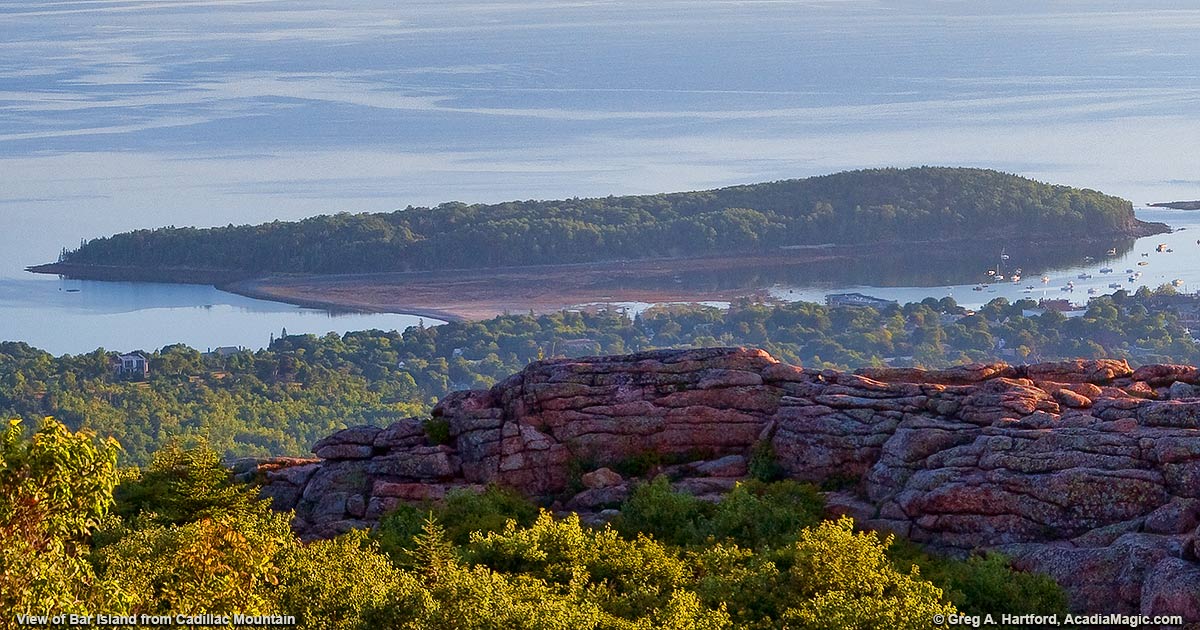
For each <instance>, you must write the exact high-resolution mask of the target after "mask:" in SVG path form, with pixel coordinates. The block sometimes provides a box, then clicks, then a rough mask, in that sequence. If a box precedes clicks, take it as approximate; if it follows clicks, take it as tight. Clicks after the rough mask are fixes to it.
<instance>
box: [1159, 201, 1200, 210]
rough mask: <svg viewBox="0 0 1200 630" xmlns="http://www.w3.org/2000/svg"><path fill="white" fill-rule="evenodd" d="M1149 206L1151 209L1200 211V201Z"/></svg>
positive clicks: (1168, 202)
mask: <svg viewBox="0 0 1200 630" xmlns="http://www.w3.org/2000/svg"><path fill="white" fill-rule="evenodd" d="M1147 205H1148V206H1150V207H1151V208H1171V209H1172V210H1200V201H1163V202H1159V203H1151V204H1147Z"/></svg>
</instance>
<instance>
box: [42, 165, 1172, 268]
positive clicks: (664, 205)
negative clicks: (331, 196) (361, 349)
mask: <svg viewBox="0 0 1200 630" xmlns="http://www.w3.org/2000/svg"><path fill="white" fill-rule="evenodd" d="M1158 231H1166V226H1163V225H1160V224H1150V223H1145V222H1142V221H1139V220H1137V219H1136V218H1135V217H1134V214H1133V208H1132V205H1131V204H1130V202H1128V201H1125V200H1123V199H1120V198H1118V197H1114V196H1110V195H1105V194H1102V193H1099V192H1096V191H1094V190H1084V189H1078V188H1072V187H1068V186H1060V185H1049V184H1044V183H1041V182H1037V181H1034V180H1031V179H1027V178H1023V177H1018V176H1016V175H1010V174H1006V173H1001V172H997V171H992V170H984V169H974V168H943V167H921V168H908V169H896V168H887V169H873V170H859V171H850V172H843V173H837V174H833V175H826V176H821V177H812V178H808V179H797V180H784V181H777V182H771V183H763V184H753V185H744V186H732V187H728V188H721V189H716V190H705V191H696V192H682V193H672V194H658V195H640V196H622V197H603V198H590V199H578V198H576V199H563V200H555V201H532V200H530V201H513V202H508V203H500V204H471V205H468V204H464V203H445V204H441V205H439V206H437V207H433V208H427V207H408V208H405V209H403V210H399V211H396V212H391V213H378V214H367V213H364V214H346V213H341V214H334V215H324V216H317V217H312V218H309V219H305V220H303V221H298V222H282V221H275V222H272V223H266V224H262V225H243V226H234V225H229V226H226V227H217V228H206V229H198V228H191V227H164V228H158V229H147V230H137V231H134V232H128V233H123V234H117V235H114V236H109V237H103V238H96V239H92V240H89V241H87V242H85V243H83V244H82V245H81V246H80V247H79V248H78V249H75V250H64V251H63V253H62V256H61V259H60V261H59V263H58V264H51V265H42V266H39V267H34V268H32V270H34V271H39V272H44V273H61V274H64V275H69V276H72V277H82V278H94V279H133V278H141V279H148V278H161V279H165V280H169V281H179V280H185V281H186V280H188V279H189V277H191V278H194V280H193V281H199V282H206V283H207V282H214V281H220V280H222V279H226V280H227V279H235V278H246V277H256V276H261V275H267V274H272V273H307V274H346V273H370V272H383V271H418V270H447V269H468V268H497V267H508V266H524V265H549V264H567V263H584V262H597V261H615V260H636V259H647V258H664V257H697V256H711V255H718V254H720V255H727V254H730V253H738V252H760V253H761V252H768V251H773V252H777V251H779V250H780V248H788V247H792V246H801V247H803V246H815V245H826V244H835V245H857V244H865V243H881V242H895V243H903V242H945V241H982V240H986V239H1001V240H1003V239H1013V240H1022V241H1032V242H1045V243H1053V242H1062V241H1081V240H1088V239H1097V238H1113V237H1132V236H1143V235H1146V234H1152V233H1155V232H1158Z"/></svg>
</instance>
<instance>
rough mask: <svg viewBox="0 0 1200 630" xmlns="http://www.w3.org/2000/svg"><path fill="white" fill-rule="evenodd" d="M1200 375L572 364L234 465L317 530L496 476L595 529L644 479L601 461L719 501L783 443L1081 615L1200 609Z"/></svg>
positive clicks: (1087, 368)
mask: <svg viewBox="0 0 1200 630" xmlns="http://www.w3.org/2000/svg"><path fill="white" fill-rule="evenodd" d="M1198 384H1200V369H1197V368H1195V367H1191V366H1174V365H1151V366H1143V367H1141V368H1138V369H1137V370H1132V369H1130V367H1129V366H1128V365H1127V364H1126V363H1125V362H1124V361H1111V360H1076V361H1068V362H1061V363H1052V364H1036V365H1026V366H1009V365H1005V364H999V363H998V364H987V365H971V366H962V367H958V368H953V369H949V370H939V371H923V370H914V369H867V370H860V371H859V372H858V373H853V374H852V373H846V372H837V371H830V370H805V369H802V368H798V367H794V366H790V365H786V364H782V363H779V362H777V361H776V360H774V359H773V358H771V357H770V356H769V355H767V354H766V353H765V352H762V351H759V350H747V349H704V350H682V351H657V352H649V353H642V354H635V355H628V356H616V357H592V358H585V359H566V360H558V361H546V362H540V363H535V364H532V365H530V366H529V367H528V368H527V369H526V370H524V371H523V372H521V373H519V374H516V375H514V376H512V377H510V378H509V379H507V380H505V381H504V382H502V383H499V384H497V385H496V386H495V387H493V388H492V389H490V390H486V391H484V390H479V391H468V392H458V393H455V394H451V395H450V396H447V397H446V398H445V399H444V400H443V401H442V402H441V403H440V404H439V405H438V406H437V407H436V408H435V410H434V412H433V422H436V423H442V425H443V426H444V428H445V429H446V432H445V433H446V436H445V437H446V439H445V440H444V442H443V443H440V444H438V443H433V442H432V441H431V440H430V438H429V434H428V433H427V431H426V428H425V423H424V422H423V421H421V420H418V419H415V418H414V419H410V420H407V421H402V422H398V423H396V424H393V425H392V426H390V427H387V428H379V427H356V428H353V429H347V430H345V431H342V432H339V433H336V434H334V435H332V436H330V437H328V438H326V439H324V440H321V441H320V442H318V443H317V444H316V446H315V447H314V452H315V454H316V455H317V456H318V459H315V460H286V461H271V462H263V463H260V464H259V465H258V466H257V467H256V466H243V467H242V468H241V472H242V474H243V476H244V477H247V478H249V477H255V476H257V477H258V478H260V479H262V480H263V481H264V486H263V493H264V495H265V496H269V497H272V498H273V499H274V501H275V504H276V506H277V507H278V508H280V509H284V510H295V511H296V520H295V527H296V528H297V530H298V531H299V532H300V533H301V534H302V535H305V536H309V537H324V536H331V535H335V534H337V533H340V532H343V531H346V530H348V529H352V528H359V527H370V526H371V525H372V524H373V523H374V522H377V519H378V518H379V517H380V516H381V515H383V514H384V513H386V512H387V511H388V510H390V509H391V508H393V507H395V506H396V505H397V504H398V503H399V502H401V501H420V500H426V499H438V498H440V497H442V496H445V493H446V492H449V491H452V490H455V489H471V488H476V489H477V488H480V487H482V486H483V485H484V484H503V485H507V486H510V487H513V488H515V489H517V490H520V491H522V492H524V493H525V494H527V495H530V496H534V497H540V498H541V499H542V500H543V501H545V502H549V503H551V504H552V506H553V507H554V508H555V509H558V510H573V511H576V512H580V513H581V514H583V515H584V516H585V517H586V518H587V519H588V520H590V521H592V522H602V521H603V520H605V519H606V518H607V517H609V516H611V515H612V512H611V509H612V507H613V506H615V505H617V504H619V503H620V500H621V499H622V498H623V497H624V496H627V494H628V491H629V488H630V484H631V483H632V482H631V480H627V479H622V478H621V477H620V476H619V475H617V476H615V477H614V476H613V474H611V470H606V469H609V468H612V467H614V466H616V465H617V464H618V463H619V462H621V461H624V460H627V459H629V458H631V457H638V456H641V455H644V454H645V453H647V452H653V453H656V454H659V455H662V456H665V457H669V458H672V459H673V460H676V461H680V463H679V464H676V465H675V466H674V467H664V468H661V469H659V470H657V471H654V472H658V473H664V474H667V475H668V476H670V477H671V478H672V479H673V482H674V485H675V487H676V488H677V489H681V490H684V491H687V492H691V493H693V494H697V495H700V496H705V497H719V496H720V494H721V493H723V492H725V491H727V490H728V489H730V488H731V487H732V486H733V484H734V483H736V482H737V480H738V479H741V478H744V477H745V476H746V475H747V468H748V465H749V463H750V462H751V461H752V460H753V458H754V457H755V456H756V455H755V453H758V454H759V455H758V456H759V457H761V453H763V452H773V453H774V460H775V463H776V464H777V465H778V466H779V467H781V469H782V470H783V471H784V472H785V473H786V475H787V476H788V477H791V478H794V479H798V480H807V481H813V482H824V483H826V484H828V483H829V482H830V481H831V480H840V482H841V484H842V486H843V489H842V490H839V491H836V492H830V493H829V494H828V495H827V501H828V505H829V507H830V509H831V510H833V511H835V512H838V513H846V514H850V515H852V516H854V517H855V519H856V520H857V521H858V523H859V524H860V525H862V526H864V527H869V528H873V529H879V530H884V531H893V532H897V533H899V534H903V535H905V536H907V537H909V538H910V539H912V540H914V541H916V542H919V543H922V544H924V545H926V546H928V547H930V548H933V549H938V550H942V551H944V552H950V553H966V552H969V551H972V550H979V549H996V550H1000V551H1002V552H1004V553H1006V554H1009V555H1010V556H1011V557H1012V558H1013V560H1014V562H1015V564H1016V565H1017V566H1019V567H1022V568H1025V569H1029V570H1037V571H1041V572H1044V573H1047V574H1049V575H1051V576H1053V577H1054V578H1055V579H1056V580H1058V581H1059V583H1060V584H1062V585H1063V586H1064V587H1065V588H1066V589H1067V590H1068V592H1069V593H1070V595H1071V604H1072V607H1073V608H1074V609H1076V610H1078V611H1082V612H1105V613H1109V612H1122V613H1128V614H1135V613H1137V614H1150V615H1155V614H1180V615H1184V616H1185V617H1186V618H1187V619H1189V620H1193V621H1200V562H1198V561H1197V557H1198V555H1200V388H1198V387H1197V385H1198ZM581 469H583V472H586V473H588V474H584V475H583V476H582V477H580V478H573V474H574V473H573V471H577V472H578V471H581ZM589 474H590V477H589Z"/></svg>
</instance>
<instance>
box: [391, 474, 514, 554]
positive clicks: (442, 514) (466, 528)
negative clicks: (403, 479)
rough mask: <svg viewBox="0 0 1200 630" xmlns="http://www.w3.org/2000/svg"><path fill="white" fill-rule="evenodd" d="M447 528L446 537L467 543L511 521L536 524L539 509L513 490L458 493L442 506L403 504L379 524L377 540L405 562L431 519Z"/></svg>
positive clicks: (496, 487) (450, 495)
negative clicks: (406, 554)
mask: <svg viewBox="0 0 1200 630" xmlns="http://www.w3.org/2000/svg"><path fill="white" fill-rule="evenodd" d="M431 515H432V516H433V518H434V519H435V520H436V521H437V522H438V524H439V525H440V526H441V527H443V528H444V530H445V536H446V537H447V538H448V539H449V540H450V541H451V542H454V543H456V544H460V545H462V544H466V543H467V541H469V540H470V538H471V534H473V533H475V532H482V533H484V534H487V533H489V532H497V531H500V530H502V529H504V526H505V525H506V524H507V522H508V521H509V520H512V521H515V522H516V523H517V524H518V525H520V526H522V527H525V526H528V525H530V524H532V523H533V522H534V520H535V519H536V518H537V515H538V508H537V506H536V505H534V504H533V503H532V502H531V501H529V500H528V499H526V498H525V497H524V496H522V495H521V494H520V493H518V492H517V491H515V490H512V489H510V488H503V487H500V486H488V488H487V489H486V490H484V491H483V492H482V493H478V492H472V491H469V490H454V491H451V492H450V493H449V494H447V495H446V499H445V500H444V501H442V502H440V503H425V504H424V505H421V506H419V507H418V506H413V505H408V504H405V503H401V504H400V505H398V506H396V509H395V510H393V511H392V512H390V513H389V514H387V515H385V516H384V517H383V518H382V519H380V521H379V526H378V527H377V528H376V530H375V535H374V537H375V540H376V541H377V542H378V543H379V547H380V549H381V550H383V551H384V552H385V553H387V554H388V555H390V556H391V557H392V558H393V560H396V561H399V562H401V563H403V562H404V560H403V558H404V556H403V552H405V551H406V550H410V549H412V548H413V544H414V539H415V537H416V536H418V535H419V534H420V533H421V532H422V530H423V528H424V525H425V521H426V520H427V519H428V518H429V516H431Z"/></svg>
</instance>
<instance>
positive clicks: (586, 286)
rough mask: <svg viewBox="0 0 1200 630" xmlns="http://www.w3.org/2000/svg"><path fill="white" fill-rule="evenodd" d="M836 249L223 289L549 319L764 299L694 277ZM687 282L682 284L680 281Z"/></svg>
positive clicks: (813, 258)
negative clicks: (572, 310) (614, 306)
mask: <svg viewBox="0 0 1200 630" xmlns="http://www.w3.org/2000/svg"><path fill="white" fill-rule="evenodd" d="M839 257H842V255H841V254H838V253H835V252H834V251H833V250H822V249H810V250H805V251H790V252H788V254H787V255H784V256H778V255H776V256H741V257H729V258H724V257H722V258H689V259H664V260H641V261H631V262H607V263H587V264H578V265H539V266H536V267H509V268H504V269H496V270H459V271H438V272H403V273H400V272H396V273H374V274H343V275H273V276H267V277H264V278H254V279H249V280H241V281H236V282H229V283H224V284H222V285H221V287H220V288H222V289H224V290H226V291H231V292H233V293H238V294H241V295H245V296H248V297H255V298H260V299H264V300H275V301H280V302H287V303H290V304H297V305H301V306H311V307H321V308H330V309H345V310H355V311H367V312H392V313H409V314H413V315H425V316H428V317H435V318H438V319H444V320H460V319H469V320H479V319H489V318H492V317H495V316H497V315H502V314H504V313H526V312H529V311H533V312H535V313H547V312H553V311H557V310H560V309H563V308H569V307H572V306H576V305H579V304H587V303H593V302H647V303H663V302H700V301H729V300H733V299H736V298H739V297H762V296H764V295H765V289H763V288H761V287H753V286H748V287H729V288H721V287H716V286H711V285H709V286H696V283H694V282H692V281H690V280H691V279H692V278H693V277H694V276H697V275H700V276H703V275H705V274H710V273H711V274H722V273H728V272H730V271H736V270H738V269H754V268H759V267H763V266H775V267H779V266H789V265H798V264H811V263H813V262H817V261H832V260H836V259H838V258H839ZM682 277H687V278H689V282H688V283H687V284H683V283H682V280H681V278H682Z"/></svg>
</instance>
